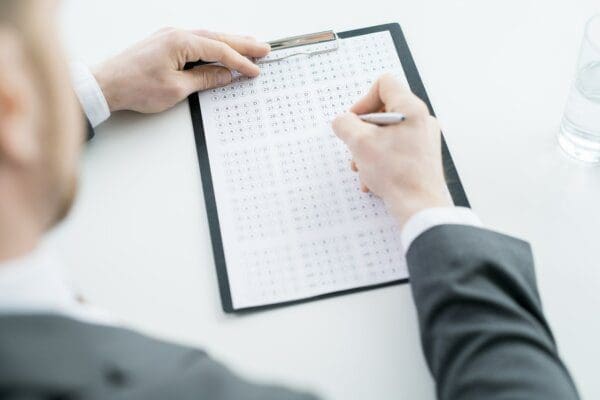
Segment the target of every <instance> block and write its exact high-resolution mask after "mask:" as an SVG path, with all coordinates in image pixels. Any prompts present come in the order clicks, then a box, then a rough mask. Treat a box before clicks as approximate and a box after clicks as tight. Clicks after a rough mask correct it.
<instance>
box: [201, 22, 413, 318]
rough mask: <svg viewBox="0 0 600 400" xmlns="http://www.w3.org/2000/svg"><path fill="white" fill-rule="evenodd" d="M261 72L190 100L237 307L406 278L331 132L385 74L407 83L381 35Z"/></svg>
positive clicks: (375, 206)
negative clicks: (197, 115)
mask: <svg viewBox="0 0 600 400" xmlns="http://www.w3.org/2000/svg"><path fill="white" fill-rule="evenodd" d="M319 46H322V45H318V44H317V45H312V46H307V47H315V48H318V47H319ZM279 51H280V52H285V51H290V50H279ZM260 68H261V74H260V76H259V77H257V78H255V79H247V78H238V79H236V81H235V82H234V83H233V84H231V85H229V86H227V87H224V88H219V89H214V90H212V91H208V92H203V93H200V94H199V97H200V107H201V110H202V117H203V121H204V130H205V136H206V142H207V148H208V155H209V160H210V167H211V172H212V178H213V185H214V191H215V198H216V204H217V209H218V216H219V221H220V227H221V235H222V240H223V248H224V252H225V259H226V263H227V274H228V278H229V283H230V289H231V297H232V302H233V306H234V308H236V309H240V308H247V307H254V306H261V305H269V304H275V303H282V302H287V301H292V300H298V299H304V298H309V297H313V296H317V295H321V294H327V293H332V292H337V291H342V290H347V289H354V288H359V287H364V286H371V285H376V284H380V283H385V282H390V281H394V280H398V279H403V278H407V277H408V272H407V269H406V261H405V260H404V256H403V252H402V248H401V245H400V241H399V236H400V235H399V231H398V227H397V223H396V222H395V220H394V219H393V218H392V217H391V216H390V215H389V214H388V212H387V211H386V208H385V206H384V204H383V202H382V201H381V200H380V199H378V198H377V197H375V196H374V195H372V194H364V193H362V192H361V191H360V189H359V183H358V177H357V175H356V174H355V173H353V172H352V171H351V170H350V154H349V152H348V151H347V149H346V147H345V146H344V144H343V143H342V142H341V141H340V140H339V139H338V138H337V137H336V136H335V135H334V134H333V132H332V130H331V121H332V119H333V118H334V117H335V116H336V115H338V114H339V113H342V112H344V111H347V110H348V109H349V107H350V106H351V105H352V104H353V103H354V102H355V101H356V100H357V99H358V98H360V97H361V96H362V95H363V94H364V93H365V92H366V91H367V90H368V89H369V87H370V86H371V85H372V84H373V82H374V81H375V80H376V79H377V77H378V76H380V75H381V74H382V73H384V72H392V73H393V74H394V75H396V76H397V77H398V78H399V79H401V80H403V81H405V82H406V77H405V76H404V73H403V71H402V67H401V64H400V60H399V58H398V55H397V52H396V49H395V47H394V43H393V41H392V37H391V36H390V34H389V32H378V33H372V34H368V35H363V36H357V37H352V38H348V39H341V40H340V48H339V49H338V50H337V51H335V52H330V53H325V54H319V55H315V56H311V57H306V56H300V57H293V58H289V59H285V60H282V61H277V62H273V63H267V64H261V65H260Z"/></svg>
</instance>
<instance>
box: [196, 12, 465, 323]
mask: <svg viewBox="0 0 600 400" xmlns="http://www.w3.org/2000/svg"><path fill="white" fill-rule="evenodd" d="M383 31H388V32H389V33H390V35H391V36H392V39H393V41H394V45H395V47H396V51H397V52H398V57H399V58H400V62H401V64H402V68H403V70H404V73H405V75H406V78H407V80H408V83H409V85H410V88H411V90H412V91H413V93H415V94H416V95H417V96H418V97H419V98H421V100H423V101H424V102H425V103H426V104H427V107H428V108H429V112H430V113H431V114H432V115H435V113H434V110H433V107H432V106H431V102H430V101H429V97H428V96H427V92H426V91H425V87H424V86H423V82H422V81H421V77H420V75H419V71H418V70H417V67H416V65H415V62H414V60H413V57H412V54H411V53H410V49H409V48H408V44H407V43H406V39H405V38H404V34H403V33H402V29H401V28H400V25H399V24H397V23H393V24H385V25H377V26H371V27H368V28H361V29H355V30H351V31H345V32H339V33H338V34H337V36H338V37H339V38H340V39H345V38H349V37H353V36H361V35H367V34H370V33H375V32H383ZM200 63H201V62H200ZM200 63H195V64H189V65H187V66H186V68H191V67H193V66H195V65H198V64H200ZM188 101H189V105H190V113H191V117H192V125H193V128H194V137H195V140H196V151H197V153H198V164H199V166H200V175H201V177H202V188H203V191H204V202H205V205H206V213H207V217H208V223H209V230H210V237H211V242H212V249H213V255H214V260H215V267H216V269H217V278H218V284H219V292H220V294H221V304H222V307H223V310H224V311H225V312H226V313H241V312H248V311H256V310H266V309H271V308H276V307H282V306H288V305H293V304H300V303H305V302H308V301H314V300H320V299H325V298H328V297H333V296H340V295H344V294H349V293H354V292H359V291H364V290H372V289H377V288H382V287H386V286H391V285H396V284H400V283H407V282H408V279H398V280H395V281H390V282H385V283H381V284H375V285H370V286H362V287H357V288H353V289H348V290H342V291H337V292H332V293H326V294H321V295H317V296H312V297H307V298H303V299H299V300H292V301H286V302H281V303H276V304H269V305H262V306H254V307H246V308H234V306H233V302H232V299H231V291H230V286H229V278H228V275H227V263H226V261H225V252H224V250H223V241H222V237H221V228H220V225H219V215H218V213H217V204H216V200H215V192H214V187H213V182H212V175H211V171H210V160H209V157H208V149H207V147H206V138H205V136H204V126H203V122H202V110H201V109H200V101H199V98H198V95H197V94H196V93H194V94H192V95H190V96H189V98H188ZM442 158H443V164H444V172H445V176H446V184H447V185H448V189H449V190H450V194H451V195H452V199H453V201H454V204H455V205H457V206H463V207H470V204H469V201H468V199H467V195H466V193H465V191H464V188H463V186H462V183H461V181H460V178H459V176H458V172H457V170H456V167H455V165H454V161H453V160H452V156H451V154H450V151H449V149H448V146H447V144H446V141H445V139H444V138H443V136H442Z"/></svg>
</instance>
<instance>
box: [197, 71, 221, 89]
mask: <svg viewBox="0 0 600 400" xmlns="http://www.w3.org/2000/svg"><path fill="white" fill-rule="evenodd" d="M198 86H199V87H200V88H201V89H208V88H212V87H215V86H217V77H216V74H200V75H199V76H198Z"/></svg>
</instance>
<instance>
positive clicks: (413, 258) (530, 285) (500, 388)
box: [407, 225, 578, 400]
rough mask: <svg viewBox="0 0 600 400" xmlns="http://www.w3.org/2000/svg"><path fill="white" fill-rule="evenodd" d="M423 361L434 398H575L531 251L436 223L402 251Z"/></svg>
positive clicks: (480, 231) (521, 244)
mask: <svg viewBox="0 0 600 400" xmlns="http://www.w3.org/2000/svg"><path fill="white" fill-rule="evenodd" d="M407 261H408V266H409V271H410V276H411V283H412V290H413V296H414V300H415V303H416V307H417V311H418V315H419V325H420V329H421V341H422V345H423V351H424V353H425V358H426V360H427V363H428V365H429V368H430V370H431V372H432V374H433V376H434V378H435V381H436V385H437V387H436V390H437V393H438V397H439V398H440V399H486V400H493V399H528V400H537V399H539V400H542V399H544V400H546V399H577V398H578V395H577V391H576V389H575V385H574V383H573V381H572V379H571V377H570V376H569V373H568V371H567V369H566V367H565V366H564V364H563V363H562V362H561V360H560V358H559V356H558V352H557V348H556V344H555V342H554V339H553V336H552V333H551V331H550V327H549V326H548V323H547V322H546V320H545V318H544V314H543V312H542V305H541V302H540V297H539V294H538V292H537V288H536V281H535V275H534V265H533V258H532V253H531V249H530V246H529V245H528V244H527V243H525V242H522V241H520V240H517V239H514V238H511V237H508V236H504V235H500V234H498V233H494V232H491V231H487V230H483V229H479V228H474V227H467V226H460V225H442V226H437V227H434V228H432V229H430V230H428V231H426V232H425V233H423V234H422V235H421V236H419V237H418V238H417V239H416V240H415V241H414V242H413V243H412V245H411V247H410V248H409V250H408V253H407Z"/></svg>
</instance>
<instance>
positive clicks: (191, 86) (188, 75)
mask: <svg viewBox="0 0 600 400" xmlns="http://www.w3.org/2000/svg"><path fill="white" fill-rule="evenodd" d="M183 74H184V79H185V80H186V82H187V84H186V88H187V90H186V91H187V94H188V95H189V94H191V93H194V92H198V91H201V90H206V89H212V88H216V87H220V86H225V85H228V84H230V83H231V79H232V76H231V71H229V70H228V69H227V68H225V67H219V66H216V65H203V66H201V67H196V68H192V69H189V70H187V71H183Z"/></svg>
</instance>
